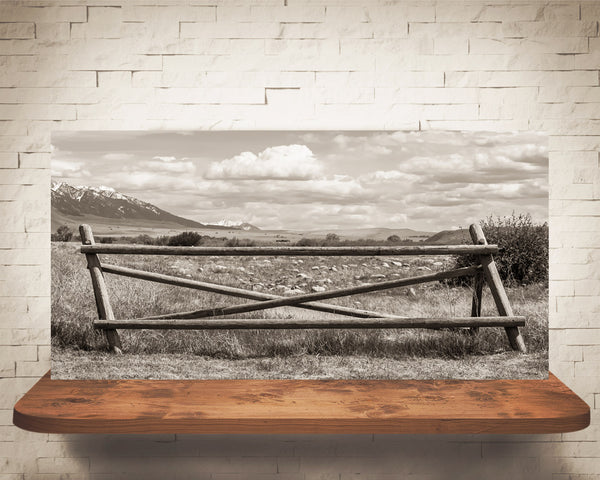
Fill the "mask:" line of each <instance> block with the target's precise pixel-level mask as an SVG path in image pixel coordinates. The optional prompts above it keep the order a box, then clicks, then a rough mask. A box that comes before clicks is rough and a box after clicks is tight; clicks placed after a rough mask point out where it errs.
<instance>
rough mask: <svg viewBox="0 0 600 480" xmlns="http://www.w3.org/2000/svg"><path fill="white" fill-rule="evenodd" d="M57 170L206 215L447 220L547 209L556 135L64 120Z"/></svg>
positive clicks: (351, 223) (423, 225)
mask: <svg viewBox="0 0 600 480" xmlns="http://www.w3.org/2000/svg"><path fill="white" fill-rule="evenodd" d="M52 143H53V154H52V177H53V180H57V181H65V182H67V183H69V184H71V185H88V186H100V185H105V186H109V187H112V188H114V189H115V190H117V191H118V192H121V193H124V194H126V195H131V196H134V197H136V198H139V199H140V200H144V201H146V202H150V203H153V204H155V205H156V206H158V207H160V208H162V209H164V210H167V211H169V212H171V213H174V214H176V215H180V216H183V217H187V218H191V219H193V220H197V221H199V222H203V223H211V222H217V221H219V220H230V221H239V222H242V221H243V222H249V223H252V224H253V225H256V226H257V227H259V228H262V229H293V230H322V229H334V228H357V227H365V228H366V227H389V228H405V227H407V228H413V229H416V230H425V231H439V230H442V229H449V228H456V227H461V226H462V227H464V226H466V225H468V224H469V223H472V222H474V221H478V220H480V219H482V218H484V217H487V216H489V215H494V216H496V215H500V216H502V215H510V214H511V213H512V212H513V211H514V212H515V213H530V214H531V215H532V216H533V218H534V219H535V220H536V221H546V220H547V216H548V154H547V137H545V136H544V135H542V134H538V133H479V132H478V133H473V132H469V133H466V132H443V131H425V132H374V131H369V132H327V131H316V132H288V131H286V132H277V131H263V132H57V133H55V134H54V135H53V137H52Z"/></svg>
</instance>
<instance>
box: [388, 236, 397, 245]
mask: <svg viewBox="0 0 600 480" xmlns="http://www.w3.org/2000/svg"><path fill="white" fill-rule="evenodd" d="M387 241H388V242H390V243H398V242H399V241H400V237H399V236H398V235H390V236H389V237H388V238H387Z"/></svg>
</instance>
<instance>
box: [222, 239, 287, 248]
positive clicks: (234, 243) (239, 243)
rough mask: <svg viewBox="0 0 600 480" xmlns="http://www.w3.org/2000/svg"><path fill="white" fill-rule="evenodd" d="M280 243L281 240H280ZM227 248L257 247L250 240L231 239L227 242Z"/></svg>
mask: <svg viewBox="0 0 600 480" xmlns="http://www.w3.org/2000/svg"><path fill="white" fill-rule="evenodd" d="M278 241H279V240H278ZM225 246H226V247H255V246H256V242H255V241H254V240H250V239H249V238H237V237H234V238H230V239H228V240H227V241H226V242H225Z"/></svg>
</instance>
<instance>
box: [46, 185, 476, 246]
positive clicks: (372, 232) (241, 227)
mask: <svg viewBox="0 0 600 480" xmlns="http://www.w3.org/2000/svg"><path fill="white" fill-rule="evenodd" d="M51 212H52V217H51V223H52V231H53V232H55V231H56V230H57V229H58V227H60V226H61V225H67V226H69V227H70V228H71V229H72V230H74V231H76V230H77V227H78V226H79V225H80V224H82V223H87V224H90V225H91V226H92V229H93V230H94V232H95V233H97V234H99V235H139V234H141V233H146V234H150V235H154V234H161V235H163V234H173V233H177V232H181V231H182V230H198V231H204V233H205V234H207V235H216V236H222V235H224V234H228V235H232V234H233V235H234V236H236V232H238V233H242V232H243V235H244V237H251V238H256V239H261V240H270V241H282V240H283V239H287V240H285V241H297V240H299V239H300V238H302V237H303V236H304V235H307V236H315V237H325V236H326V235H327V234H328V233H330V232H331V230H327V231H325V230H323V231H311V232H299V231H291V230H272V231H271V230H261V229H259V228H258V227H255V226H254V225H251V224H249V223H237V222H232V221H230V220H221V221H219V222H216V223H201V222H197V221H195V220H190V219H189V218H184V217H180V216H177V215H174V214H172V213H170V212H167V211H166V210H163V209H161V208H158V207H157V206H156V205H153V204H151V203H148V202H144V201H142V200H139V199H137V198H135V197H131V196H129V195H124V194H122V193H119V192H117V191H116V190H115V189H114V188H110V187H106V186H100V187H90V186H72V185H69V184H67V183H65V182H52V194H51ZM335 232H336V233H337V234H338V235H340V236H341V237H342V238H344V239H358V238H365V239H372V240H385V239H386V238H388V237H389V236H391V235H396V236H398V237H400V238H402V239H412V240H413V241H421V242H424V243H432V244H457V243H465V240H466V241H467V243H468V239H469V234H468V231H467V230H464V229H461V230H445V231H442V232H439V233H435V232H422V231H416V230H412V229H409V228H401V229H394V228H383V227H382V228H364V227H360V226H357V227H356V228H351V229H341V230H339V229H338V230H335ZM434 233H435V235H434Z"/></svg>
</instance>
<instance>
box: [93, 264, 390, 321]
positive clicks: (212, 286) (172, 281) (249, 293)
mask: <svg viewBox="0 0 600 480" xmlns="http://www.w3.org/2000/svg"><path fill="white" fill-rule="evenodd" d="M102 271H103V272H104V273H112V274H114V275H121V276H123V277H129V278H137V279H139V280H148V281H151V282H156V283H164V284H166V285H173V286H176V287H184V288H191V289H194V290H202V291H205V292H212V293H220V294H223V295H229V296H232V297H238V298H248V299H250V300H276V299H280V298H287V297H282V296H279V295H272V294H270V293H262V292H255V291H253V290H244V289H243V288H236V287H228V286H226V285H219V284H217V283H208V282H200V281H198V280H189V279H186V278H181V277H174V276H172V275H164V274H162V273H154V272H146V271H144V270H136V269H133V268H127V267H120V266H117V265H109V264H105V263H103V264H102ZM295 306H296V307H298V308H304V309H307V310H316V311H318V312H327V313H337V314H340V315H349V316H352V317H360V318H367V317H395V318H397V317H398V315H387V314H384V313H379V312H372V311H370V310H361V309H357V308H350V307H342V306H341V305H330V304H327V303H318V302H309V303H302V304H300V305H295Z"/></svg>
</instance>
